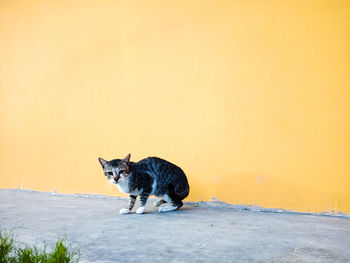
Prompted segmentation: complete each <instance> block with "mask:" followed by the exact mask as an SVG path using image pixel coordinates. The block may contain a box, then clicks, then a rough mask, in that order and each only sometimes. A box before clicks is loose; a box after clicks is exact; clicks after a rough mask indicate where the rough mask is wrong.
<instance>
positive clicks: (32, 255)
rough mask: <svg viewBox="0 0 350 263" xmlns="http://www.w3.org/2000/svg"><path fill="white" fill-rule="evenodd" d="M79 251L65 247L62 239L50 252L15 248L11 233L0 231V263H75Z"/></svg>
mask: <svg viewBox="0 0 350 263" xmlns="http://www.w3.org/2000/svg"><path fill="white" fill-rule="evenodd" d="M78 260H79V251H78V250H77V249H72V247H71V246H67V245H66V242H65V240H64V239H61V240H59V241H57V243H56V246H55V248H54V250H53V251H52V252H50V253H49V252H47V251H46V248H44V249H43V250H39V249H38V248H37V247H35V246H34V247H28V246H27V247H25V248H17V247H16V246H15V239H14V238H13V234H12V232H8V231H4V230H0V263H76V262H78Z"/></svg>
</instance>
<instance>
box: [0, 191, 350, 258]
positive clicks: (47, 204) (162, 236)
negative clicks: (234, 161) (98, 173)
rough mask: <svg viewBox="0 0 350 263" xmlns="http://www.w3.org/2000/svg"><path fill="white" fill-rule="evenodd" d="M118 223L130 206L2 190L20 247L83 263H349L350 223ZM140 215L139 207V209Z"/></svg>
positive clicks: (214, 218) (195, 213)
mask: <svg viewBox="0 0 350 263" xmlns="http://www.w3.org/2000/svg"><path fill="white" fill-rule="evenodd" d="M149 203H150V204H149V206H148V208H147V210H146V211H147V213H146V214H143V215H138V214H135V213H133V214H129V215H120V214H119V209H120V208H123V207H125V206H126V205H127V199H121V198H113V197H101V196H86V195H57V194H51V193H39V192H33V191H21V190H0V227H1V228H2V229H3V228H6V229H13V232H14V233H15V236H16V240H17V243H18V245H20V246H23V245H34V244H36V245H37V246H42V245H43V244H46V246H47V247H48V248H52V247H53V246H54V244H55V242H56V241H57V240H58V239H59V238H62V237H65V238H66V239H67V241H68V243H72V245H73V247H80V254H81V256H80V262H104V263H109V262H167V263H168V262H177V263H178V262H350V219H349V218H346V217H331V216H319V215H306V214H293V213H271V212H253V211H248V210H241V211H239V210H237V209H232V208H231V209H230V208H227V207H224V208H223V207H210V206H208V205H206V204H202V205H194V204H192V205H185V206H184V207H183V208H182V209H181V210H178V211H175V212H170V213H158V212H157V209H156V208H155V207H153V206H152V205H151V202H149ZM137 207H138V202H137V204H136V208H137Z"/></svg>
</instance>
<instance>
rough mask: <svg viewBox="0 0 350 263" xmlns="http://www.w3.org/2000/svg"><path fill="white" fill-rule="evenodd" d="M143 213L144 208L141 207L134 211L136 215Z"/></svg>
mask: <svg viewBox="0 0 350 263" xmlns="http://www.w3.org/2000/svg"><path fill="white" fill-rule="evenodd" d="M143 212H145V207H144V206H141V207H139V208H137V210H136V214H143Z"/></svg>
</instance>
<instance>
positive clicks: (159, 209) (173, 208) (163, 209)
mask: <svg viewBox="0 0 350 263" xmlns="http://www.w3.org/2000/svg"><path fill="white" fill-rule="evenodd" d="M176 209H177V207H176V206H172V205H168V206H162V207H159V208H158V212H159V213H163V212H170V211H174V210H176Z"/></svg>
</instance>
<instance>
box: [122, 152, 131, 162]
mask: <svg viewBox="0 0 350 263" xmlns="http://www.w3.org/2000/svg"><path fill="white" fill-rule="evenodd" d="M130 157H131V154H130V153H129V154H128V155H127V156H126V157H125V158H124V159H123V160H122V162H123V163H126V164H129V162H130Z"/></svg>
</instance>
